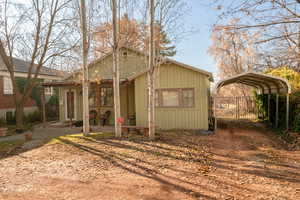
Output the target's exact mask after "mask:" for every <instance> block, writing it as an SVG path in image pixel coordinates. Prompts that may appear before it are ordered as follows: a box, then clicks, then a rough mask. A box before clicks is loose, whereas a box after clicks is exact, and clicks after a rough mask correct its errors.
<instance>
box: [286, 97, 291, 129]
mask: <svg viewBox="0 0 300 200" xmlns="http://www.w3.org/2000/svg"><path fill="white" fill-rule="evenodd" d="M289 109H290V95H289V93H287V94H286V130H289Z"/></svg>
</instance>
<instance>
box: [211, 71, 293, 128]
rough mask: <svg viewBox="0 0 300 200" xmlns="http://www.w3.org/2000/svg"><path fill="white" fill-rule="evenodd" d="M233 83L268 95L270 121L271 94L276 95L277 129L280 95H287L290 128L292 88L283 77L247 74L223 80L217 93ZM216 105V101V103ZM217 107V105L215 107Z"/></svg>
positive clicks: (217, 87) (287, 117) (287, 123)
mask: <svg viewBox="0 0 300 200" xmlns="http://www.w3.org/2000/svg"><path fill="white" fill-rule="evenodd" d="M233 83H239V84H244V85H248V86H251V87H254V88H255V89H257V90H259V91H260V92H261V94H268V118H269V120H270V94H276V121H275V124H276V127H278V110H279V101H278V99H279V94H286V128H287V129H288V127H289V94H290V93H291V86H290V84H289V83H288V81H287V80H286V79H284V78H281V77H276V76H271V75H267V74H261V73H256V72H246V73H242V74H239V75H236V76H232V77H230V78H227V79H224V80H221V81H220V82H219V83H218V84H217V85H216V93H218V91H219V89H220V88H221V87H223V86H226V85H230V84H233ZM214 104H216V103H215V101H214ZM214 107H216V105H214ZM216 129H217V117H216V116H215V130H216Z"/></svg>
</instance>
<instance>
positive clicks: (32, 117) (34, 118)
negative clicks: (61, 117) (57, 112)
mask: <svg viewBox="0 0 300 200" xmlns="http://www.w3.org/2000/svg"><path fill="white" fill-rule="evenodd" d="M41 116H42V115H41V112H40V111H34V112H32V113H29V114H28V115H27V116H26V117H25V122H26V123H35V122H40V121H42V120H41V119H42V117H41Z"/></svg>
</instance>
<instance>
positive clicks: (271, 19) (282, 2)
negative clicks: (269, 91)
mask: <svg viewBox="0 0 300 200" xmlns="http://www.w3.org/2000/svg"><path fill="white" fill-rule="evenodd" d="M214 5H217V8H218V9H219V10H220V11H221V13H220V20H219V21H218V22H217V24H218V25H223V26H224V27H227V28H230V29H235V30H248V31H255V32H260V33H261V36H260V37H259V38H257V40H256V44H258V45H259V49H260V54H261V55H263V56H262V58H264V59H262V60H261V66H262V67H270V65H272V66H271V67H277V66H282V65H288V66H290V67H294V68H296V69H298V68H299V66H300V48H299V47H300V40H299V35H300V32H299V30H300V29H299V23H300V15H299V9H300V4H299V1H295V0H253V1H248V0H241V1H237V0H231V1H227V0H226V1H224V0H215V4H214ZM232 19H236V20H238V23H236V24H228V21H230V20H232ZM298 70H300V69H298Z"/></svg>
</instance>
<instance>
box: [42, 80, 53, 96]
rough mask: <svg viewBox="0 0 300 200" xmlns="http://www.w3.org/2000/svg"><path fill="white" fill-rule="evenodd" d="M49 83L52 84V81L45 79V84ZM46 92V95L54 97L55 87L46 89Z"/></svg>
mask: <svg viewBox="0 0 300 200" xmlns="http://www.w3.org/2000/svg"><path fill="white" fill-rule="evenodd" d="M49 82H52V80H46V79H44V83H49ZM44 91H45V95H50V96H51V95H53V87H45V88H44Z"/></svg>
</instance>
